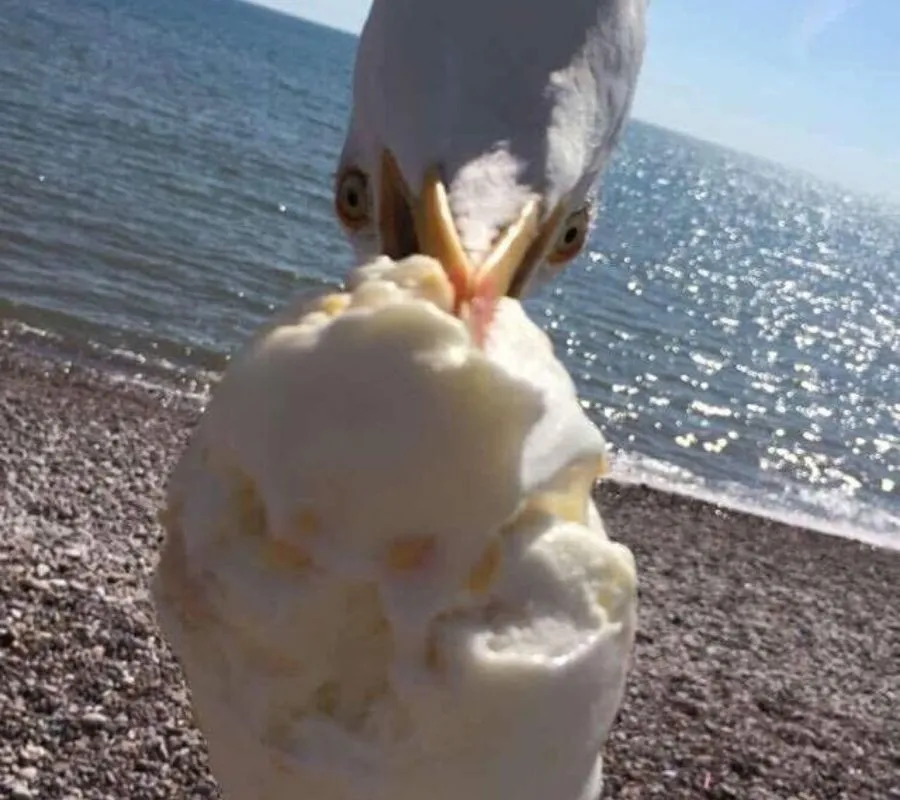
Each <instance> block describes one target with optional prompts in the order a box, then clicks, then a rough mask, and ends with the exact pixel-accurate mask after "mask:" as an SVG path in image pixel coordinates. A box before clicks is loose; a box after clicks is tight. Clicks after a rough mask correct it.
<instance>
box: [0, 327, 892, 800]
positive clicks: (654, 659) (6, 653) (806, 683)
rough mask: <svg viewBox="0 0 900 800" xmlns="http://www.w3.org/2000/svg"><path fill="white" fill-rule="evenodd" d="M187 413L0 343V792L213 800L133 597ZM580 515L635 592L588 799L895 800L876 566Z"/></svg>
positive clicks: (633, 508) (630, 507) (808, 537)
mask: <svg viewBox="0 0 900 800" xmlns="http://www.w3.org/2000/svg"><path fill="white" fill-rule="evenodd" d="M198 413H199V407H198V405H197V404H196V403H194V402H192V401H190V400H189V399H187V398H185V397H184V396H183V395H181V394H179V393H177V392H174V391H168V390H166V389H163V388H142V387H141V386H139V385H136V384H134V383H129V382H122V381H119V380H115V379H114V378H113V377H112V376H111V375H110V374H109V373H106V372H104V371H102V370H98V369H94V368H93V367H90V366H78V365H75V364H73V363H71V362H64V361H60V360H55V359H51V358H44V357H42V356H40V355H35V354H34V352H33V351H30V350H26V349H24V348H22V347H21V346H20V344H19V343H18V342H17V341H16V339H15V337H14V336H12V335H11V334H9V332H7V335H6V336H5V337H0V530H2V532H3V535H2V538H0V797H10V798H16V800H27V798H48V799H49V798H72V799H74V798H91V799H93V798H96V799H97V800H101V798H102V799H104V800H105V799H106V798H109V799H110V800H120V799H121V798H130V799H131V800H143V798H148V799H149V798H213V797H217V796H218V794H217V789H216V786H215V782H214V781H213V779H212V778H211V777H210V775H209V773H208V771H207V764H206V753H205V746H204V742H203V738H202V736H201V735H200V734H199V733H198V732H197V730H196V729H195V728H194V727H193V724H192V720H191V713H190V709H189V706H188V701H187V693H186V690H185V687H184V684H183V681H182V676H181V673H180V670H179V667H178V665H177V664H176V663H175V662H174V660H173V659H172V657H171V655H170V653H169V651H168V648H167V647H166V645H165V643H164V642H163V641H162V639H161V637H160V634H159V632H158V630H157V627H156V624H155V620H154V615H153V609H152V607H151V605H150V603H149V600H148V595H147V589H146V585H147V578H148V576H149V574H150V572H151V570H152V569H153V567H154V565H155V560H156V557H157V548H158V546H159V544H160V541H161V536H162V532H161V530H160V528H159V526H158V524H157V522H156V514H157V510H158V508H159V505H160V501H161V498H162V492H163V490H164V486H165V481H166V479H167V476H168V472H169V470H170V468H171V466H172V465H173V463H174V460H175V459H176V458H177V456H178V454H179V453H180V451H181V448H182V447H183V446H184V444H185V442H186V438H187V435H188V434H189V432H190V429H191V426H192V424H193V423H194V422H195V421H196V419H197V416H198ZM598 501H599V504H600V508H601V512H602V514H603V516H604V519H605V520H606V523H607V527H608V529H609V531H610V532H611V535H612V536H613V537H614V538H616V539H619V540H620V541H623V542H624V543H626V544H627V545H628V546H629V547H631V548H632V551H633V552H634V554H635V557H636V559H637V563H638V569H639V579H640V586H641V589H640V591H641V604H640V615H641V622H640V631H639V635H638V643H637V648H636V652H635V657H634V658H635V660H634V668H633V671H632V673H631V677H630V679H629V685H628V691H627V697H626V700H625V703H624V705H623V708H622V711H621V714H620V718H619V721H618V723H617V725H616V727H615V728H614V731H613V734H612V737H611V740H610V741H609V743H608V747H607V751H606V753H607V763H606V770H605V771H606V782H605V788H604V794H603V796H604V797H605V798H645V797H663V798H681V797H684V798H690V797H698V798H751V799H754V800H755V799H756V798H759V799H760V800H761V799H762V798H798V799H800V798H802V799H804V800H805V799H807V798H809V799H812V798H847V800H865V799H866V798H872V800H876V799H878V800H888V799H889V798H890V799H893V798H900V714H898V713H897V709H898V708H900V594H898V591H897V587H898V586H900V552H896V551H892V550H887V549H878V548H875V547H872V546H870V545H867V544H862V543H859V542H855V541H851V540H847V539H841V538H836V537H832V536H826V535H823V534H818V533H815V532H812V531H808V530H803V529H798V528H793V527H790V526H786V525H783V524H779V523H776V522H772V521H768V520H765V519H762V518H757V517H752V516H747V515H742V514H738V513H735V512H731V511H728V510H725V509H722V508H717V507H715V506H713V505H710V504H706V503H701V502H699V501H695V500H691V499H687V498H683V497H679V496H676V495H671V494H666V493H662V492H658V491H655V490H651V489H648V488H646V487H642V486H621V485H617V484H616V483H614V482H610V481H607V482H604V483H603V484H601V485H600V487H599V489H598Z"/></svg>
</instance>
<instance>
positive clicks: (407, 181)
mask: <svg viewBox="0 0 900 800" xmlns="http://www.w3.org/2000/svg"><path fill="white" fill-rule="evenodd" d="M648 4H649V0H374V2H373V4H372V7H371V9H370V12H369V16H368V18H367V20H366V22H365V25H364V27H363V31H362V34H361V37H360V41H359V46H358V51H357V57H356V64H355V70H354V77H353V102H352V109H351V113H350V119H349V125H348V131H347V135H346V139H345V142H344V145H343V148H342V152H341V155H340V158H339V163H338V169H337V172H336V178H335V191H334V197H335V200H334V203H335V210H336V213H337V217H338V219H339V221H340V223H341V225H342V227H343V229H344V230H345V232H346V234H347V235H348V237H349V240H350V243H351V245H352V247H353V249H354V250H355V253H356V256H357V257H358V258H360V259H361V260H366V259H368V258H371V257H373V256H375V255H386V256H389V257H391V258H394V259H400V258H404V257H407V256H409V255H412V254H415V253H421V254H424V255H428V256H432V257H434V258H436V259H437V260H438V261H440V262H441V263H442V265H443V267H444V269H445V271H446V272H447V275H448V277H449V279H450V281H451V283H452V285H453V287H454V289H455V291H456V296H457V305H458V306H462V305H465V304H466V303H472V302H474V301H476V300H477V299H478V298H480V297H485V296H487V297H494V298H496V297H499V296H502V295H509V296H511V297H518V298H523V297H524V296H526V294H527V293H528V292H530V291H531V290H532V289H533V288H534V287H536V286H540V285H542V284H545V283H546V282H547V281H549V280H551V279H552V278H553V277H554V276H556V275H557V274H558V273H559V272H560V271H561V270H562V269H563V268H564V267H565V265H566V264H568V263H569V262H570V261H571V260H572V259H573V258H574V257H575V256H576V255H577V254H578V253H579V252H580V251H581V249H582V248H583V246H584V243H585V241H586V239H587V236H588V232H589V228H590V224H591V221H592V214H593V205H594V201H595V197H596V191H595V189H596V184H597V183H598V182H599V178H600V176H601V174H602V172H603V170H604V168H605V167H606V165H607V164H608V162H609V160H610V156H611V155H612V154H613V152H614V150H615V148H616V146H617V144H618V142H619V140H620V138H621V135H622V131H623V128H624V126H625V123H626V121H627V119H628V117H629V114H630V111H631V106H632V102H633V99H634V94H635V88H636V85H637V80H638V76H639V72H640V69H641V65H642V62H643V57H644V48H645V18H646V13H647V7H648Z"/></svg>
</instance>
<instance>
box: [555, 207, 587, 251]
mask: <svg viewBox="0 0 900 800" xmlns="http://www.w3.org/2000/svg"><path fill="white" fill-rule="evenodd" d="M590 221H591V215H590V211H589V210H588V209H587V208H580V209H578V211H573V212H572V213H571V214H569V216H568V217H567V218H566V221H565V223H564V224H563V226H562V228H561V229H560V232H559V236H558V237H557V239H556V243H555V244H554V245H553V249H552V250H551V251H550V254H549V255H548V256H547V260H548V261H549V262H550V263H551V264H564V263H565V262H566V261H571V260H572V259H573V258H575V256H577V255H578V253H580V252H581V248H582V247H584V243H585V240H586V239H587V234H588V226H589V223H590Z"/></svg>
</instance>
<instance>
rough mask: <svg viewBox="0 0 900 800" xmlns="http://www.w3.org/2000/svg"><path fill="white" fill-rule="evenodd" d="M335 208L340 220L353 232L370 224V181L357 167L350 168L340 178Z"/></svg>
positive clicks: (335, 197) (335, 196)
mask: <svg viewBox="0 0 900 800" xmlns="http://www.w3.org/2000/svg"><path fill="white" fill-rule="evenodd" d="M334 207H335V211H336V212H337V215H338V219H340V221H341V222H342V223H343V225H344V226H345V227H347V228H350V229H351V230H356V229H358V228H361V227H363V226H364V225H366V224H367V223H368V222H369V181H368V180H367V179H366V176H365V174H364V173H363V172H362V171H360V170H358V169H357V168H356V167H350V168H348V169H346V170H345V171H344V172H342V173H341V174H340V175H339V176H338V180H337V189H336V191H335V195H334Z"/></svg>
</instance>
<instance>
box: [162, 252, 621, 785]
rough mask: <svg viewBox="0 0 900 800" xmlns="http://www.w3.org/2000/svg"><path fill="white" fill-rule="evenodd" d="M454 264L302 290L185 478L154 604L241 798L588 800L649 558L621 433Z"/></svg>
mask: <svg viewBox="0 0 900 800" xmlns="http://www.w3.org/2000/svg"><path fill="white" fill-rule="evenodd" d="M452 308H453V291H452V287H451V286H450V284H449V282H448V280H447V278H446V277H445V275H444V273H443V271H442V270H441V267H440V265H439V264H438V262H436V261H433V260H430V259H427V258H424V257H414V258H410V259H406V260H404V261H400V262H393V261H390V260H388V259H379V260H378V261H376V262H374V263H372V264H370V265H368V266H366V267H363V268H361V269H359V270H357V271H356V272H355V273H354V274H353V275H352V277H351V279H350V281H349V282H348V289H347V291H346V292H343V293H336V294H331V295H329V296H326V297H322V298H314V299H312V300H305V301H301V302H299V303H297V304H295V305H293V306H292V307H290V308H289V309H288V310H287V311H285V312H283V313H282V314H280V315H279V316H278V317H277V319H275V320H274V322H272V323H271V324H269V325H267V326H266V327H265V329H264V330H263V331H261V332H260V333H259V334H258V335H257V336H256V337H255V338H254V339H253V340H252V341H251V342H250V343H249V345H248V346H247V348H246V349H245V350H244V351H243V352H242V353H240V354H239V355H238V356H237V357H236V358H235V359H234V360H233V362H232V364H231V365H230V368H229V369H228V371H227V373H226V374H225V376H224V377H223V380H222V382H221V383H220V384H219V386H218V387H217V388H216V391H215V394H214V397H213V399H212V401H211V403H210V405H209V407H208V408H207V409H206V411H205V414H204V416H203V417H202V419H201V421H200V423H199V424H198V426H197V428H196V430H195V431H194V434H193V437H192V440H191V442H190V444H189V446H188V448H187V450H186V451H185V453H184V455H183V457H182V459H181V461H180V462H179V464H178V465H177V467H176V469H175V471H174V472H173V474H172V476H171V481H170V487H169V494H168V504H167V508H166V510H165V512H164V515H163V519H164V525H165V528H166V531H167V535H166V541H165V544H164V548H163V552H162V555H161V559H160V563H159V567H158V570H157V573H156V575H155V576H154V582H153V595H154V599H155V602H156V605H157V609H158V614H159V620H160V623H161V626H162V628H163V631H164V633H165V634H166V636H167V638H168V640H169V642H170V643H171V645H172V648H173V650H174V652H175V654H176V655H177V657H178V658H179V660H180V662H181V664H182V666H183V669H184V673H185V676H186V679H187V683H188V685H189V687H190V689H191V693H192V702H193V707H194V710H195V714H196V718H197V722H198V724H199V726H200V728H201V729H202V731H203V732H204V734H205V736H206V738H207V741H208V745H209V750H210V763H211V767H212V770H213V772H214V774H215V776H216V778H217V779H218V781H219V783H220V785H221V787H222V790H223V794H224V796H225V797H226V798H228V800H251V798H252V799H253V800H262V798H269V799H270V800H289V799H290V800H297V798H310V800H426V798H427V800H506V799H507V798H510V799H511V798H515V800H589V798H594V797H596V796H597V794H598V793H599V789H600V781H601V771H602V770H601V764H602V759H601V751H602V746H603V744H604V741H605V739H606V736H607V733H608V731H609V729H610V727H611V725H612V723H613V719H614V717H615V714H616V712H617V710H618V707H619V704H620V702H621V698H622V693H623V686H624V682H625V677H626V672H627V665H628V661H629V656H630V651H631V647H632V643H633V637H634V628H635V608H636V578H635V567H634V562H633V559H632V556H631V554H630V552H629V551H628V550H627V549H626V548H625V547H624V546H622V545H619V544H616V543H614V542H612V541H610V540H609V539H608V538H607V536H606V534H605V532H604V530H603V526H602V524H601V522H600V517H599V515H598V514H597V511H596V509H595V507H594V504H593V502H592V500H591V497H590V489H591V486H592V484H593V482H594V480H595V479H596V477H597V476H598V475H600V474H601V473H602V472H603V470H604V465H605V460H604V459H605V444H604V441H603V438H602V436H601V434H600V432H599V431H598V430H597V428H596V427H595V426H594V425H593V424H592V423H591V422H590V420H589V419H588V418H587V417H586V416H585V414H584V413H583V411H582V408H581V406H580V405H579V402H578V399H577V397H576V394H575V389H574V386H573V383H572V381H571V379H570V378H569V376H568V374H567V373H566V371H565V369H564V368H563V366H562V365H561V364H560V363H559V362H558V361H557V360H556V358H555V357H554V354H553V351H552V348H551V345H550V341H549V339H548V338H547V337H546V335H545V334H544V333H543V332H542V331H540V329H539V328H537V327H536V326H535V325H534V324H533V323H532V322H531V321H530V320H529V319H528V317H527V316H526V315H525V313H524V312H523V310H522V308H521V306H520V304H519V303H518V302H517V301H515V300H512V299H508V298H502V299H500V300H499V301H498V304H497V307H496V309H495V312H494V315H493V318H492V321H491V323H490V325H489V327H488V328H487V329H486V331H485V338H484V340H483V341H478V339H479V337H474V338H473V335H472V332H471V331H472V326H471V325H470V324H468V323H467V322H466V321H463V320H461V319H460V318H458V317H457V316H455V315H454V314H453V312H452Z"/></svg>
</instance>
